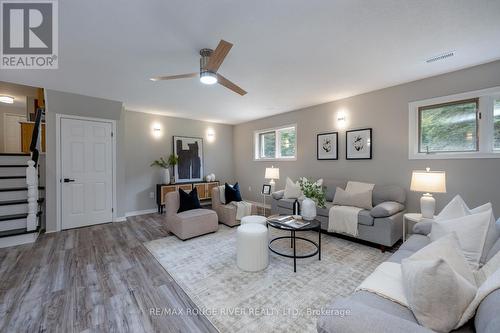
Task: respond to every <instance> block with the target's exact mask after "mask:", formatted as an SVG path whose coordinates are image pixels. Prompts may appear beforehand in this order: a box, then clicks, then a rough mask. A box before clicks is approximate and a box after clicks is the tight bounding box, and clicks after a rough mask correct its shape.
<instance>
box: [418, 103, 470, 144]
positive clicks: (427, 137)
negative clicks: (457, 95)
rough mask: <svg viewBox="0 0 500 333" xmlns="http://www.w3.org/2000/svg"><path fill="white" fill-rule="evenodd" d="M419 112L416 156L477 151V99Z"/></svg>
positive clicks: (419, 110)
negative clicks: (417, 154) (417, 153)
mask: <svg viewBox="0 0 500 333" xmlns="http://www.w3.org/2000/svg"><path fill="white" fill-rule="evenodd" d="M418 113H419V122H418V126H419V133H420V135H419V148H418V152H419V153H435V152H466V151H477V150H478V149H479V146H478V143H479V142H478V141H479V140H478V138H477V126H478V114H479V99H478V98H476V99H472V100H466V101H458V102H451V103H445V104H437V105H430V106H423V107H420V108H419V109H418Z"/></svg>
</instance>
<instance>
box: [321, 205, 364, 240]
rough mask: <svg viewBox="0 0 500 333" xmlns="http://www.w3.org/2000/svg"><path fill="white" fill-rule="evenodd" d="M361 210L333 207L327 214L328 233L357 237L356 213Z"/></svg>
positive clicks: (349, 207)
mask: <svg viewBox="0 0 500 333" xmlns="http://www.w3.org/2000/svg"><path fill="white" fill-rule="evenodd" d="M361 210H363V209H362V208H358V207H351V206H333V207H332V208H330V211H329V213H328V232H337V233H344V234H348V235H352V236H354V237H357V236H358V213H359V212H360V211H361Z"/></svg>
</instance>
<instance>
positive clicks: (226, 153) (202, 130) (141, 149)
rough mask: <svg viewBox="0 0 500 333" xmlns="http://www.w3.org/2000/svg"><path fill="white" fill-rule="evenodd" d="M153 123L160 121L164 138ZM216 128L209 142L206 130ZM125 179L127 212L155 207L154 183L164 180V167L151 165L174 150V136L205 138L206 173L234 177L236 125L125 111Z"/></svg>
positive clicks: (221, 176)
mask: <svg viewBox="0 0 500 333" xmlns="http://www.w3.org/2000/svg"><path fill="white" fill-rule="evenodd" d="M154 123H159V124H161V133H162V137H161V138H155V137H153V135H152V132H153V131H152V126H153V124H154ZM208 128H211V129H213V130H214V131H215V140H214V141H213V142H208V140H207V137H206V133H207V129H208ZM124 133H125V146H126V149H125V160H124V163H125V164H126V168H125V179H126V193H127V200H126V207H127V212H133V211H142V210H147V209H154V208H156V201H155V199H154V198H150V193H151V192H155V185H156V184H157V183H160V182H161V171H160V168H158V167H154V168H152V167H150V164H151V162H152V161H153V160H155V159H158V158H159V157H160V156H168V155H170V154H171V153H172V136H174V135H182V136H193V137H201V138H203V149H204V175H207V174H209V173H215V175H216V177H217V179H218V180H220V181H221V182H225V181H232V180H233V178H234V177H233V126H231V125H223V124H215V123H208V122H202V121H197V120H189V119H181V118H172V117H166V116H160V115H153V114H147V113H139V112H132V111H127V112H125V131H124Z"/></svg>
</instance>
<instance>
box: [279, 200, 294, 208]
mask: <svg viewBox="0 0 500 333" xmlns="http://www.w3.org/2000/svg"><path fill="white" fill-rule="evenodd" d="M294 202H295V199H281V200H279V201H278V207H282V208H287V209H293V203H294Z"/></svg>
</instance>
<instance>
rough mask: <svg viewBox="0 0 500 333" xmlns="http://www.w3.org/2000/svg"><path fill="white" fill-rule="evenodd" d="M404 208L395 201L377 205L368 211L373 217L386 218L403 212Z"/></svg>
mask: <svg viewBox="0 0 500 333" xmlns="http://www.w3.org/2000/svg"><path fill="white" fill-rule="evenodd" d="M404 209H405V206H404V205H402V204H400V203H399V202H396V201H385V202H382V203H379V204H378V205H376V206H375V207H373V208H372V210H371V211H370V214H371V216H373V217H388V216H391V215H394V214H396V213H399V212H400V211H402V210H404Z"/></svg>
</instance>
